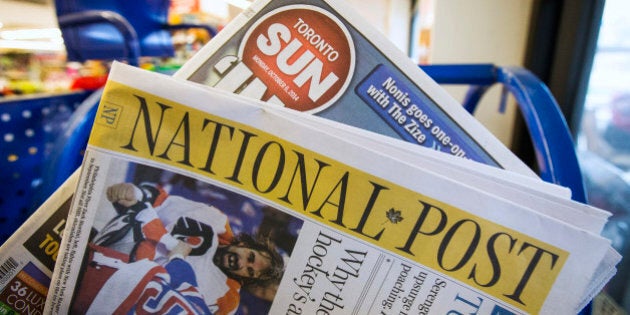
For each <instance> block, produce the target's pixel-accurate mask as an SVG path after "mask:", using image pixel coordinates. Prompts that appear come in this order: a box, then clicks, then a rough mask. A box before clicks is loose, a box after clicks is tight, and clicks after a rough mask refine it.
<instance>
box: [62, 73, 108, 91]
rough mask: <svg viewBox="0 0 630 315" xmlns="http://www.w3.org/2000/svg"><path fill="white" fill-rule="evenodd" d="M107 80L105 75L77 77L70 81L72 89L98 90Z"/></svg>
mask: <svg viewBox="0 0 630 315" xmlns="http://www.w3.org/2000/svg"><path fill="white" fill-rule="evenodd" d="M105 82H107V75H101V76H85V77H79V78H76V79H75V80H74V82H72V86H71V87H70V89H72V90H88V91H94V90H98V89H100V88H101V87H103V85H105Z"/></svg>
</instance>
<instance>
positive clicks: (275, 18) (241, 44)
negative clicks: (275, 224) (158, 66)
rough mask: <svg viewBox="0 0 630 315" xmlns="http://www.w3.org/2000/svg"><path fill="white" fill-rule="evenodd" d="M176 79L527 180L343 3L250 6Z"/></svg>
mask: <svg viewBox="0 0 630 315" xmlns="http://www.w3.org/2000/svg"><path fill="white" fill-rule="evenodd" d="M175 77H178V78H184V79H187V80H190V81H194V82H198V83H203V84H206V85H209V86H212V87H216V88H219V89H223V90H226V91H229V92H233V93H237V94H240V95H244V96H248V97H252V98H256V99H259V100H263V101H266V102H269V103H273V104H277V105H279V106H285V107H287V108H291V109H295V110H298V111H303V112H307V113H311V114H316V115H318V116H321V117H325V118H328V119H332V120H335V121H339V122H343V123H345V124H348V125H352V126H355V127H359V128H362V129H366V130H370V131H374V132H377V133H381V134H384V135H388V136H390V137H395V138H399V139H404V140H406V141H409V142H411V143H415V144H419V145H422V146H425V147H430V148H433V149H435V150H439V151H442V152H446V153H449V154H452V155H455V156H459V157H464V158H468V159H472V160H475V161H478V162H481V163H484V164H488V165H493V166H498V167H501V168H505V169H510V170H512V171H514V172H519V173H523V174H527V175H530V176H536V174H535V173H534V172H533V171H532V170H531V169H530V168H529V167H528V166H527V165H525V164H524V163H523V162H522V161H521V160H520V159H518V158H517V157H516V156H515V155H514V154H512V152H510V151H509V150H508V149H507V148H506V147H505V146H504V145H503V144H502V143H501V142H500V141H499V140H498V139H496V137H495V136H494V135H492V133H490V132H489V131H488V130H487V129H486V128H485V127H484V126H483V125H481V123H480V122H478V121H477V120H476V119H475V118H474V117H472V116H471V115H470V114H469V113H468V112H466V111H465V110H464V109H463V108H462V106H461V104H459V103H458V102H457V101H455V100H454V99H453V98H452V97H451V96H450V95H449V94H448V93H447V92H446V91H445V90H444V89H442V88H441V87H439V86H438V85H437V83H435V82H434V81H433V80H432V79H430V78H429V77H428V76H427V75H426V74H425V73H424V72H423V71H422V70H420V69H419V68H418V65H416V64H414V63H413V62H412V61H411V60H410V59H409V58H408V57H407V56H406V55H405V54H404V53H403V52H401V51H399V50H398V49H397V48H396V47H395V46H394V45H393V44H392V43H391V42H390V41H389V40H388V39H387V38H385V37H384V36H383V35H382V34H381V33H380V32H378V31H377V30H376V29H375V28H374V27H373V26H372V25H369V22H368V21H366V20H365V19H363V18H362V17H360V16H359V15H358V14H357V13H356V12H354V10H353V9H352V8H350V7H349V6H348V5H347V4H346V3H345V2H344V1H339V0H297V1H296V0H274V1H270V0H259V1H256V2H254V3H253V4H251V5H250V6H249V7H248V8H247V9H246V10H245V11H243V12H242V13H241V14H240V15H238V16H237V17H236V18H235V19H233V20H232V21H231V22H230V23H229V24H228V25H227V26H226V27H225V28H224V29H222V30H221V32H219V33H218V34H217V36H216V37H214V38H213V39H212V40H211V41H210V42H208V44H206V45H205V46H204V47H202V49H200V51H198V52H197V53H196V54H195V55H194V56H193V57H192V58H191V59H190V60H189V61H187V62H186V63H185V64H184V66H183V67H182V68H181V69H180V70H179V71H177V72H176V73H175Z"/></svg>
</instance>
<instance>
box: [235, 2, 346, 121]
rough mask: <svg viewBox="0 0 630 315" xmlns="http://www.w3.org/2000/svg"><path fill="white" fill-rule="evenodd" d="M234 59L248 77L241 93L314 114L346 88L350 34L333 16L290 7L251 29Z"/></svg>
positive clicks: (264, 19)
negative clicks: (236, 59)
mask: <svg viewBox="0 0 630 315" xmlns="http://www.w3.org/2000/svg"><path fill="white" fill-rule="evenodd" d="M238 59H240V61H241V63H242V65H241V68H242V70H245V69H246V70H248V71H245V72H249V74H250V81H249V82H248V83H247V86H246V87H244V88H243V89H244V90H245V91H243V92H244V93H241V94H247V95H249V96H256V97H258V98H259V99H261V100H264V101H268V102H271V103H275V104H280V105H282V106H285V107H288V108H292V109H295V110H299V111H303V112H309V113H316V112H319V111H322V110H324V109H326V108H327V107H329V106H330V105H331V104H333V103H334V102H335V101H336V100H337V99H338V98H339V97H340V96H341V95H342V94H343V93H344V92H345V90H346V89H347V87H348V84H349V83H350V80H351V78H352V73H353V72H354V66H355V51H354V43H353V41H352V38H351V36H350V34H349V32H348V30H347V29H346V28H345V26H344V25H343V24H342V23H341V21H339V20H338V19H337V18H336V17H335V16H333V15H332V14H330V13H329V12H327V11H325V10H323V9H320V8H318V7H314V6H310V5H291V6H286V7H283V8H281V9H277V10H274V11H271V12H269V13H267V14H266V15H264V16H263V17H261V18H260V19H258V20H257V21H256V23H255V24H253V25H252V27H251V28H250V29H249V30H248V31H247V33H246V34H245V36H244V38H243V41H242V42H241V46H240V47H239V51H238ZM243 66H245V67H243ZM251 77H253V78H254V79H251ZM252 94H254V95H252Z"/></svg>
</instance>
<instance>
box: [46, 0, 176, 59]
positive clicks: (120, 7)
mask: <svg viewBox="0 0 630 315" xmlns="http://www.w3.org/2000/svg"><path fill="white" fill-rule="evenodd" d="M169 4H170V1H169V0H142V1H129V0H98V1H94V0H56V1H55V8H56V12H57V16H58V19H59V26H60V28H61V31H62V36H63V39H64V42H65V45H66V49H67V51H68V60H73V61H85V60H87V59H101V60H112V59H129V58H137V57H139V56H140V55H141V56H154V57H171V56H173V55H174V48H173V42H172V38H171V34H170V32H169V30H168V28H166V27H165V26H166V25H167V22H168V10H169ZM131 42H134V43H131ZM135 46H137V47H135ZM136 49H137V51H134V50H136ZM130 56H131V57H130ZM130 63H132V64H133V63H136V62H135V60H132V61H131V62H130Z"/></svg>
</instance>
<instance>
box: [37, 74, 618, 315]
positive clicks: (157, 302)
mask: <svg viewBox="0 0 630 315" xmlns="http://www.w3.org/2000/svg"><path fill="white" fill-rule="evenodd" d="M288 112H289V111H288V110H283V109H281V108H271V107H269V106H268V105H266V104H264V103H260V102H257V101H254V100H252V99H250V98H243V97H240V96H238V95H234V94H231V93H227V92H224V91H221V90H217V89H209V88H207V87H206V86H203V85H199V84H195V83H192V82H188V81H185V80H180V79H176V78H172V77H168V76H164V75H160V74H156V73H152V72H149V71H145V70H140V69H136V68H133V67H129V66H126V65H122V64H119V63H116V64H114V66H113V68H112V71H111V73H110V77H109V80H108V83H107V85H106V88H105V91H104V93H103V97H102V100H101V104H100V106H99V110H98V113H97V118H96V121H95V124H94V127H93V131H92V134H91V137H90V140H89V145H88V149H87V151H86V156H85V159H84V163H83V165H82V168H81V175H80V179H79V183H78V185H77V190H76V192H75V198H74V199H73V202H72V206H71V210H70V213H69V215H68V222H67V223H66V229H65V231H64V237H63V239H62V243H61V249H60V252H59V255H58V257H57V265H56V268H55V271H54V273H53V277H52V280H51V284H50V289H49V292H48V298H47V301H46V307H45V313H52V314H66V313H85V312H87V313H104V314H111V313H117V314H120V313H125V314H126V313H201V314H205V313H215V314H230V313H235V312H237V311H238V312H239V313H241V314H260V313H270V314H429V313H432V314H433V313H438V314H469V313H477V314H526V313H545V314H552V313H553V314H574V313H576V312H577V311H579V309H580V308H581V307H582V306H583V305H584V303H585V301H588V300H589V299H590V297H589V296H590V295H591V292H590V291H592V289H593V286H594V285H593V283H597V284H598V285H595V286H598V287H599V288H601V285H603V283H605V282H607V280H608V279H609V278H610V276H611V275H612V274H613V273H614V266H615V264H616V263H617V262H618V260H619V256H618V255H617V254H616V253H615V252H614V250H613V249H612V248H611V247H610V243H609V241H608V240H606V239H604V238H603V237H601V236H599V235H598V232H596V231H594V230H597V229H598V227H593V228H589V229H583V228H581V227H578V226H575V225H573V224H569V223H566V222H563V221H561V220H558V219H556V218H553V217H551V216H548V215H545V214H543V213H542V212H541V211H538V210H534V209H532V207H531V206H530V205H529V204H528V203H516V202H513V201H511V200H510V195H507V196H497V195H495V194H493V192H492V191H484V190H480V189H477V188H475V187H474V186H469V185H466V184H462V183H461V182H459V181H458V180H457V179H454V178H451V177H448V176H446V175H443V174H440V173H437V172H433V171H431V170H429V169H425V168H423V167H422V166H417V164H416V163H418V161H417V160H414V161H408V160H406V158H405V156H404V155H402V154H401V156H393V155H389V154H388V153H387V152H379V151H376V150H370V149H368V148H366V147H365V146H364V144H373V143H376V141H375V142H367V141H366V142H363V141H361V137H358V136H356V135H358V134H360V133H354V134H353V133H348V135H349V136H348V137H349V139H345V134H344V133H342V132H341V130H344V129H345V128H342V127H339V129H337V130H338V132H337V135H336V136H334V135H333V134H332V132H326V131H324V130H328V131H331V130H333V127H331V126H333V125H334V124H333V122H332V121H329V120H325V119H321V118H319V117H315V116H309V115H304V116H308V117H310V118H309V119H308V123H302V122H301V121H300V120H299V119H295V115H296V114H295V113H294V112H293V111H292V113H288ZM318 119H319V120H320V121H326V123H321V124H319V125H318V124H317V122H318ZM347 128H349V127H347ZM416 147H418V148H421V147H419V146H416ZM392 148H394V147H392ZM395 151H396V150H395ZM398 151H399V152H404V150H403V149H400V150H398ZM426 151H427V152H431V153H432V154H436V155H439V156H442V155H444V154H443V153H441V152H436V151H432V150H426ZM427 160H428V159H427ZM462 161H464V160H463V159H462ZM506 173H507V171H506ZM530 199H544V195H543V194H542V193H541V192H540V191H539V192H538V193H537V194H534V193H532V194H531V198H530ZM554 204H556V201H552V202H550V203H549V204H548V205H547V206H552V205H554ZM564 205H565V206H566V207H570V206H571V205H572V203H570V202H567V203H564ZM575 209H576V212H580V211H582V212H584V211H586V210H585V209H584V208H579V207H578V206H577V205H576V208H575ZM588 215H591V216H592V217H594V218H596V217H600V216H601V213H600V212H598V211H596V210H595V209H593V211H591V212H589V214H588Z"/></svg>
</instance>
